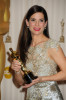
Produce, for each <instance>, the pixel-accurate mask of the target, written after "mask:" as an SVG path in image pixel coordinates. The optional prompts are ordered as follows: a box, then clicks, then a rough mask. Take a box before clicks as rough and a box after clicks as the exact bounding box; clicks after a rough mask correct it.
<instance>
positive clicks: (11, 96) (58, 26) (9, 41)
mask: <svg viewBox="0 0 66 100" xmlns="http://www.w3.org/2000/svg"><path fill="white" fill-rule="evenodd" d="M7 1H8V0H7ZM36 4H37V5H40V6H42V7H44V8H45V9H46V11H47V13H48V19H49V34H50V37H51V38H52V39H54V40H56V41H60V42H59V43H60V46H61V47H62V49H63V51H64V54H65V55H66V0H10V6H9V12H10V17H9V31H7V32H6V34H5V35H4V36H3V42H4V45H5V51H3V53H4V52H5V69H4V73H3V79H2V81H1V100H24V95H25V93H24V92H21V91H22V87H21V88H17V87H16V86H15V85H14V84H13V81H12V75H11V73H10V72H9V67H10V62H9V61H8V55H7V52H8V51H9V48H10V47H12V48H13V49H14V50H16V48H17V42H18V37H19V33H20V29H21V25H22V21H23V18H24V15H25V14H26V12H27V10H28V9H29V8H30V7H31V6H32V5H36ZM8 16H9V15H8ZM59 87H60V89H61V92H62V94H63V97H64V100H66V95H65V93H66V83H63V84H60V85H59Z"/></svg>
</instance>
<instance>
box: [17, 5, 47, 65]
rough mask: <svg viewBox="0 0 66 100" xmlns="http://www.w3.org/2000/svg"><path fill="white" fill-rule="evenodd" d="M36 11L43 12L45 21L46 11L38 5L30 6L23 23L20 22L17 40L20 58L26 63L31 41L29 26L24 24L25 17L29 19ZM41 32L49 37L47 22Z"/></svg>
mask: <svg viewBox="0 0 66 100" xmlns="http://www.w3.org/2000/svg"><path fill="white" fill-rule="evenodd" d="M37 12H41V13H43V15H44V19H45V22H46V21H48V16H47V12H46V11H45V9H44V8H43V7H41V6H38V5H34V6H32V7H31V8H30V9H29V10H28V12H27V14H26V15H25V17H24V20H23V24H22V28H21V32H20V37H19V42H18V49H19V52H20V58H21V60H22V61H23V63H24V64H25V63H26V58H27V53H28V48H29V46H30V44H31V41H32V37H31V32H30V30H29V28H27V25H26V19H27V20H28V21H29V19H30V17H31V16H32V15H33V14H34V13H37ZM43 34H44V35H45V36H46V37H48V38H49V32H48V24H47V26H46V29H45V30H44V32H43Z"/></svg>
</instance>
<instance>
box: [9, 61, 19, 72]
mask: <svg viewBox="0 0 66 100" xmlns="http://www.w3.org/2000/svg"><path fill="white" fill-rule="evenodd" d="M11 68H12V69H13V70H14V71H16V72H19V71H20V69H21V63H20V62H19V61H18V60H13V62H12V65H11Z"/></svg>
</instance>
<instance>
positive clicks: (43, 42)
mask: <svg viewBox="0 0 66 100" xmlns="http://www.w3.org/2000/svg"><path fill="white" fill-rule="evenodd" d="M49 40H50V38H49V39H48V40H47V41H42V42H39V43H38V44H36V45H35V46H30V48H35V47H37V46H40V45H41V44H45V43H47V42H48V41H49Z"/></svg>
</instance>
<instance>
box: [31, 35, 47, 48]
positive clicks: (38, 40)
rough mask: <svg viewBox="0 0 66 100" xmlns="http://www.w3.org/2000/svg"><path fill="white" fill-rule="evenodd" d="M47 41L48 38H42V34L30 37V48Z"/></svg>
mask: <svg viewBox="0 0 66 100" xmlns="http://www.w3.org/2000/svg"><path fill="white" fill-rule="evenodd" d="M47 40H48V38H47V37H46V36H44V35H43V34H42V35H35V36H32V43H31V46H35V45H37V44H39V43H41V42H44V41H47Z"/></svg>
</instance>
